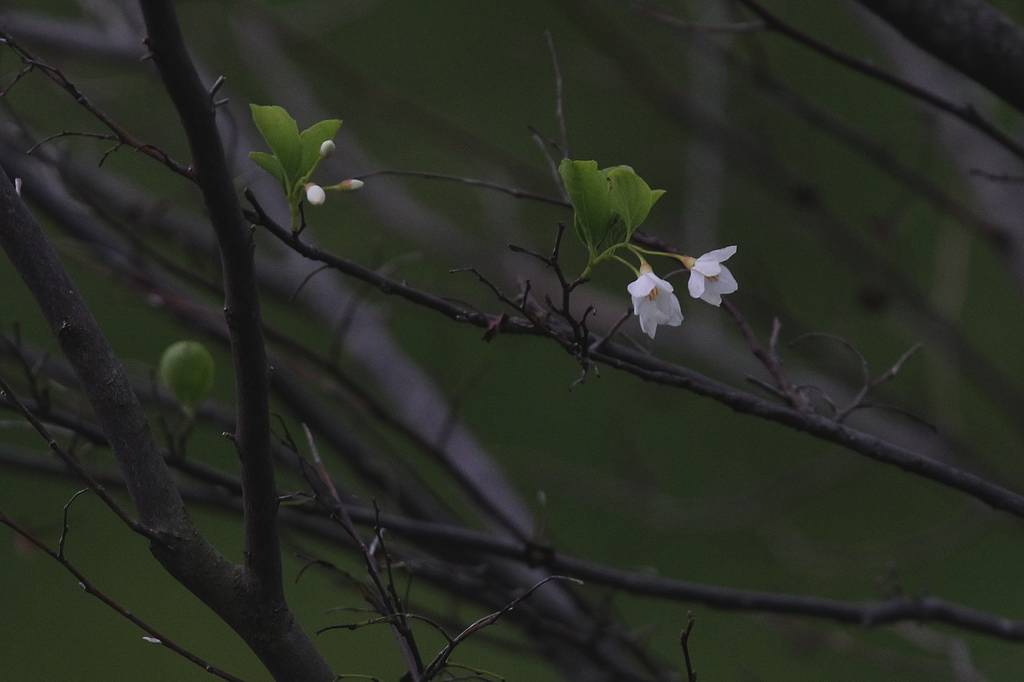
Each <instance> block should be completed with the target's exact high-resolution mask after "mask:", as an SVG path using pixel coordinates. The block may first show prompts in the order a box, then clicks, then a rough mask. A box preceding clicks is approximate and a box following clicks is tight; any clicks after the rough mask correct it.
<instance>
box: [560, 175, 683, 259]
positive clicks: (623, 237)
mask: <svg viewBox="0 0 1024 682" xmlns="http://www.w3.org/2000/svg"><path fill="white" fill-rule="evenodd" d="M558 172H559V174H560V175H561V176H562V182H564V183H565V188H566V190H567V191H568V192H569V199H570V201H571V202H572V206H573V210H574V216H573V227H574V228H575V229H576V234H577V235H578V236H579V238H580V241H582V242H583V243H584V244H585V245H586V247H587V250H588V251H589V252H590V253H591V255H592V256H593V255H595V254H599V253H600V252H602V251H604V250H607V249H608V248H610V247H612V246H615V245H616V244H624V243H626V242H628V241H629V240H630V238H631V237H632V236H633V233H634V232H636V230H637V228H638V227H640V225H641V224H642V223H643V222H644V220H646V219H647V214H648V213H650V212H651V208H652V207H653V206H654V204H655V203H656V202H657V201H658V199H660V198H661V195H663V194H664V193H665V190H663V189H655V190H652V189H651V188H650V186H649V185H648V184H647V183H646V182H644V179H643V178H641V177H640V176H639V175H637V174H636V172H635V171H634V170H633V169H632V168H630V167H629V166H612V167H611V168H603V169H598V167H597V162H596V161H573V160H572V159H563V160H562V163H561V164H560V165H559V167H558Z"/></svg>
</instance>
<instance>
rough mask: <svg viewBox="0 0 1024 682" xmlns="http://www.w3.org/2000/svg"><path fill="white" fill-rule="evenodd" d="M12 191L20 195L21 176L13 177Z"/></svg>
mask: <svg viewBox="0 0 1024 682" xmlns="http://www.w3.org/2000/svg"><path fill="white" fill-rule="evenodd" d="M14 193H15V194H17V195H18V196H19V197H20V196H21V178H14Z"/></svg>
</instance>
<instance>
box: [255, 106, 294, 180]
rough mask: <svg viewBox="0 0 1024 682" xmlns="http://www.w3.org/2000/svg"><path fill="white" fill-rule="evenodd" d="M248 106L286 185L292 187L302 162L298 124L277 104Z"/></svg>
mask: <svg viewBox="0 0 1024 682" xmlns="http://www.w3.org/2000/svg"><path fill="white" fill-rule="evenodd" d="M249 106H250V109H252V120H253V122H254V123H255V124H256V127H257V128H259V130H260V134H262V135H263V139H264V140H266V141H267V145H269V146H270V151H272V152H274V156H276V157H277V160H278V161H280V162H281V168H283V169H284V175H285V178H286V180H287V183H286V185H287V186H288V187H290V188H293V187H294V186H295V183H296V181H297V180H298V179H299V164H300V163H301V162H302V141H301V140H300V139H299V126H298V125H297V124H296V123H295V119H294V118H292V117H291V116H290V115H289V114H288V112H287V111H285V110H284V109H283V108H281V107H279V106H261V105H259V104H251V105H249Z"/></svg>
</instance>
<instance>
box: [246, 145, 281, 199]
mask: <svg viewBox="0 0 1024 682" xmlns="http://www.w3.org/2000/svg"><path fill="white" fill-rule="evenodd" d="M249 158H250V159H252V160H253V161H255V162H256V165H258V166H259V167H260V168H262V169H263V170H265V171H267V172H268V173H270V174H271V175H273V176H274V177H275V178H276V179H277V181H278V182H279V183H281V187H283V188H284V191H285V194H287V193H288V192H289V191H290V190H291V188H290V187H289V186H288V179H287V178H286V177H285V176H284V168H282V167H281V162H280V161H278V160H277V157H276V156H274V155H273V154H268V153H266V152H249Z"/></svg>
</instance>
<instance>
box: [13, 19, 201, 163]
mask: <svg viewBox="0 0 1024 682" xmlns="http://www.w3.org/2000/svg"><path fill="white" fill-rule="evenodd" d="M0 44H2V45H6V46H7V47H9V48H10V49H11V50H12V51H13V52H14V53H15V54H16V55H17V56H18V58H19V59H21V62H22V64H23V65H24V67H23V68H22V70H21V71H20V72H19V73H18V75H17V76H16V77H15V83H16V82H17V81H18V80H20V79H21V78H22V77H23V76H24V75H25V74H27V73H28V72H30V71H34V70H38V71H40V72H42V73H43V74H44V75H46V77H47V78H49V79H50V80H52V81H53V82H54V83H56V84H57V85H59V86H60V87H61V89H63V90H64V91H65V92H67V93H68V94H69V95H71V96H72V97H73V98H74V100H75V101H76V102H77V103H78V104H79V106H81V107H82V108H84V109H85V110H86V111H88V112H89V113H90V114H92V115H93V116H94V117H95V118H97V119H98V120H99V121H100V122H101V123H102V124H103V125H105V126H106V127H107V128H108V129H110V132H111V133H113V137H114V139H116V142H117V144H116V145H115V147H117V146H121V145H125V146H128V147H131V148H132V149H134V150H135V151H137V152H139V153H142V154H145V155H146V156H149V157H151V158H153V159H156V160H157V161H159V162H160V163H162V164H163V165H164V166H166V167H167V168H169V169H170V170H172V171H173V172H175V173H177V174H178V175H181V176H182V177H184V178H187V179H189V180H195V173H193V171H192V168H191V167H188V166H185V165H183V164H181V163H179V162H178V161H175V160H174V159H173V158H171V156H170V155H169V154H168V153H167V152H165V151H163V150H162V149H160V148H159V147H155V146H153V145H151V144H147V143H145V142H142V141H141V140H139V139H138V138H137V137H135V136H134V135H132V134H131V133H130V132H128V131H127V130H126V129H125V128H123V127H122V126H121V125H120V124H118V123H117V122H116V121H114V120H113V119H112V118H111V117H110V116H108V115H107V114H106V113H105V112H104V111H103V110H101V109H100V108H99V107H97V106H96V105H95V104H93V102H92V101H91V100H90V99H89V98H88V97H87V96H86V95H85V93H83V92H82V91H81V90H80V89H79V88H78V86H77V85H75V84H74V83H73V82H72V81H71V80H69V79H68V78H67V76H65V75H64V72H63V71H61V70H60V69H58V68H56V67H54V66H51V65H50V64H48V63H46V62H44V61H43V60H41V59H39V58H38V57H36V56H35V55H33V54H32V53H31V52H29V51H28V50H26V49H25V48H24V47H22V46H21V45H19V44H18V43H17V42H16V41H15V40H14V37H13V36H11V34H9V33H7V32H6V31H3V30H0ZM13 85H14V83H12V84H11V85H9V86H8V87H7V88H6V89H4V90H3V91H2V92H0V96H2V95H3V94H6V93H7V92H10V89H11V87H13ZM66 134H69V133H61V134H58V135H56V136H54V137H61V136H63V135H66ZM74 134H76V135H84V136H87V137H92V136H93V135H92V134H88V133H74ZM107 139H110V138H107ZM46 141H47V140H44V141H43V142H46ZM40 144H42V142H41V143H40ZM37 146H38V145H37ZM110 151H113V149H111V150H110ZM109 153H110V152H107V154H109ZM105 156H106V155H104V157H105ZM101 163H102V162H101Z"/></svg>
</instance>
